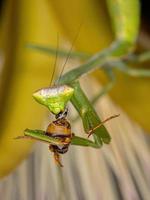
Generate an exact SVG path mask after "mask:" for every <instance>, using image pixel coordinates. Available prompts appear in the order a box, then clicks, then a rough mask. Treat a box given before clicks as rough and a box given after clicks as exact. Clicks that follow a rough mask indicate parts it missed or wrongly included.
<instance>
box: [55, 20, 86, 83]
mask: <svg viewBox="0 0 150 200" xmlns="http://www.w3.org/2000/svg"><path fill="white" fill-rule="evenodd" d="M82 24H83V23H81V24H80V25H79V28H78V31H77V33H76V35H75V38H74V40H73V41H72V45H71V48H70V50H69V51H68V55H67V58H66V60H65V62H64V64H63V66H62V70H61V73H60V76H59V79H58V80H57V83H58V84H59V81H60V79H61V77H62V74H63V71H64V69H65V66H66V64H67V62H68V60H69V58H70V55H71V52H72V49H73V47H74V44H75V42H76V41H77V39H78V36H79V33H80V30H81V27H82Z"/></svg>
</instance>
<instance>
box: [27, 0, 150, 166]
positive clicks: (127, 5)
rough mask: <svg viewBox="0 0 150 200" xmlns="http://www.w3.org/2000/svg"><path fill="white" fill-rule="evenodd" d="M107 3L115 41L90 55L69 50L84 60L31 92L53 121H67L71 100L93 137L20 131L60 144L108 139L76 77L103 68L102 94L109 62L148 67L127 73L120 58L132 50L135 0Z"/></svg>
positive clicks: (136, 26)
mask: <svg viewBox="0 0 150 200" xmlns="http://www.w3.org/2000/svg"><path fill="white" fill-rule="evenodd" d="M107 7H108V11H109V14H110V18H111V22H112V27H113V30H114V33H115V41H114V42H113V43H112V45H111V46H110V47H109V48H107V49H105V50H103V51H102V52H98V53H97V54H95V55H93V56H90V55H85V54H84V53H77V54H76V53H73V54H72V55H70V57H71V56H72V57H76V56H77V57H84V59H85V58H87V61H86V62H85V63H84V64H81V65H80V66H78V67H76V68H75V69H73V70H71V71H69V72H67V73H66V74H64V75H63V76H62V77H61V78H60V79H59V80H58V82H57V83H58V85H57V86H55V87H50V88H43V89H41V90H38V91H37V92H35V93H34V94H33V97H34V98H35V100H36V101H37V102H38V103H40V104H42V105H44V106H46V107H47V108H48V109H49V110H50V112H51V113H53V114H54V115H55V116H56V122H58V121H57V120H62V119H63V120H64V121H65V123H67V119H66V115H64V113H65V109H66V106H67V103H68V102H69V101H71V102H72V104H73V105H74V107H75V108H76V110H77V111H78V113H79V115H80V117H81V119H82V122H83V126H84V130H85V132H86V133H87V134H88V135H90V134H91V133H92V134H93V137H94V141H91V140H88V139H85V138H81V137H78V136H75V135H74V134H72V133H71V132H70V129H69V133H70V136H69V140H68V141H67V142H68V143H67V142H66V141H65V140H62V138H57V137H54V136H53V135H50V134H49V135H47V134H46V131H41V130H30V129H26V130H25V131H24V135H25V136H24V137H26V138H27V137H28V138H32V139H37V140H40V141H44V142H48V143H49V144H51V145H55V146H63V147H64V145H66V144H73V145H79V146H90V147H93V148H100V147H101V146H102V144H103V143H106V144H108V143H109V142H110V140H111V138H110V135H109V133H108V132H107V129H106V128H105V127H104V126H103V122H101V121H100V119H99V117H98V115H97V113H96V112H95V110H94V108H93V106H92V105H91V103H90V102H89V100H88V98H87V97H86V95H85V94H84V92H83V90H82V89H81V87H80V84H79V82H78V81H77V79H78V78H80V77H81V76H82V75H84V74H86V73H87V72H90V71H92V70H95V69H100V68H101V69H104V70H105V71H106V73H107V75H108V77H109V78H110V80H111V81H112V82H111V84H110V85H109V86H106V88H104V91H103V92H102V93H103V94H105V93H106V92H107V91H108V90H109V89H111V88H112V86H113V83H114V76H113V71H112V67H113V66H115V67H116V69H117V70H121V71H122V72H124V73H128V74H129V75H133V76H134V75H135V74H136V75H139V76H140V75H141V76H146V77H147V76H150V71H149V70H141V71H140V70H136V69H134V73H131V72H133V71H131V69H130V68H128V67H127V66H126V63H124V62H123V61H122V58H123V57H124V56H126V55H128V54H129V53H131V52H132V51H133V49H134V45H135V42H136V39H137V35H138V30H139V19H140V5H139V0H132V1H130V0H126V1H124V0H115V1H114V0H107ZM118 19H119V20H118ZM30 48H34V49H37V50H40V51H42V52H46V53H50V54H53V53H54V52H55V51H54V50H53V49H48V48H44V47H41V46H37V45H30ZM58 54H59V55H60V56H65V55H66V53H65V52H64V51H62V50H61V51H59V50H58ZM100 66H101V67H100ZM106 66H107V67H106ZM100 95H101V94H100ZM117 116H118V115H114V116H112V117H110V118H108V119H106V120H104V122H105V121H108V120H109V119H111V118H114V117H117ZM52 123H53V122H52ZM52 123H51V124H52ZM51 124H50V125H51ZM61 125H62V124H61ZM67 137H68V135H67ZM53 152H54V151H53ZM54 153H56V152H54ZM57 153H58V152H57ZM55 160H56V161H57V162H58V163H59V164H60V162H59V157H58V154H56V155H55ZM60 165H61V164H60Z"/></svg>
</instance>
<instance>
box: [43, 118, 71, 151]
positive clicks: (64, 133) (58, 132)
mask: <svg viewBox="0 0 150 200" xmlns="http://www.w3.org/2000/svg"><path fill="white" fill-rule="evenodd" d="M46 135H48V136H51V137H54V138H58V139H60V140H62V142H64V141H65V143H66V144H63V143H62V145H50V149H51V150H52V151H56V152H57V153H60V154H63V153H66V152H67V151H68V147H69V144H70V142H71V138H72V133H71V126H70V123H69V122H68V121H67V120H66V119H65V118H63V119H57V120H56V121H53V122H52V123H50V124H49V125H48V127H47V130H46Z"/></svg>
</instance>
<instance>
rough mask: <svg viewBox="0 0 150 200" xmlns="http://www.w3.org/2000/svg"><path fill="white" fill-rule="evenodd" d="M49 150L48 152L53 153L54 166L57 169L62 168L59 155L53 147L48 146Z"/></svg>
mask: <svg viewBox="0 0 150 200" xmlns="http://www.w3.org/2000/svg"><path fill="white" fill-rule="evenodd" d="M49 150H50V151H52V152H53V153H54V160H55V162H56V164H57V165H58V166H59V167H63V165H62V163H61V161H60V155H59V153H57V152H56V151H55V149H54V148H53V146H51V145H50V146H49Z"/></svg>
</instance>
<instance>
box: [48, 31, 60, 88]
mask: <svg viewBox="0 0 150 200" xmlns="http://www.w3.org/2000/svg"><path fill="white" fill-rule="evenodd" d="M58 49H59V35H58V33H57V47H56V55H55V61H54V67H53V68H54V70H53V72H52V76H51V80H50V86H51V84H52V82H53V79H54V74H55V71H56V64H57V59H58ZM54 85H55V83H54Z"/></svg>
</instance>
